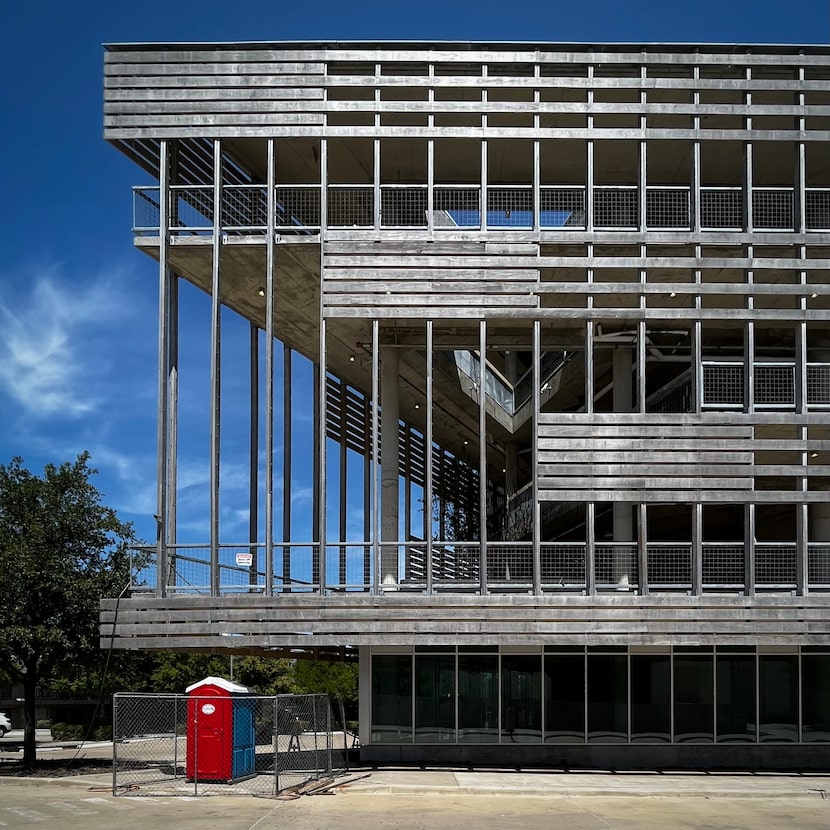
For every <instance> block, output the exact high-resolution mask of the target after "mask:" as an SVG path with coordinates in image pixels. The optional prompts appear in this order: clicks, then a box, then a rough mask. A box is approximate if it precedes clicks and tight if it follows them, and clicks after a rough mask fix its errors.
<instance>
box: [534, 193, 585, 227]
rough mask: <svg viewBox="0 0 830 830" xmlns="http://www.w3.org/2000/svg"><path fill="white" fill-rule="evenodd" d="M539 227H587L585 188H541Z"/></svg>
mask: <svg viewBox="0 0 830 830" xmlns="http://www.w3.org/2000/svg"><path fill="white" fill-rule="evenodd" d="M539 227H541V228H577V229H579V228H585V227H586V222H585V188H584V187H542V188H540V190H539Z"/></svg>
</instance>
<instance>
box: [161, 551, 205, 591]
mask: <svg viewBox="0 0 830 830" xmlns="http://www.w3.org/2000/svg"><path fill="white" fill-rule="evenodd" d="M167 563H168V578H167V588H168V591H170V592H171V593H182V594H191V593H192V594H209V593H210V548H209V547H196V546H176V547H169V548H168V549H167Z"/></svg>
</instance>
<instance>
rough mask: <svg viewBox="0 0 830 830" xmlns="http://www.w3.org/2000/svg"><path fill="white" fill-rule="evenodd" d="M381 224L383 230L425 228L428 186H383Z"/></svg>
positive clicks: (381, 189) (381, 190) (381, 191)
mask: <svg viewBox="0 0 830 830" xmlns="http://www.w3.org/2000/svg"><path fill="white" fill-rule="evenodd" d="M380 224H381V227H383V228H425V227H426V226H427V224H428V223H427V186H426V185H381V188H380Z"/></svg>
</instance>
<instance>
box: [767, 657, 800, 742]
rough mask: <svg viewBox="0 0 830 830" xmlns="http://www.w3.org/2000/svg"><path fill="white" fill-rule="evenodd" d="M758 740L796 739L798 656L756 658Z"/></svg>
mask: <svg viewBox="0 0 830 830" xmlns="http://www.w3.org/2000/svg"><path fill="white" fill-rule="evenodd" d="M758 691H759V693H760V700H759V702H758V704H759V705H758V720H759V725H760V730H761V742H762V743H763V742H764V741H797V740H798V655H796V654H764V655H760V656H759V657H758Z"/></svg>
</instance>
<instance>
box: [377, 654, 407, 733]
mask: <svg viewBox="0 0 830 830" xmlns="http://www.w3.org/2000/svg"><path fill="white" fill-rule="evenodd" d="M372 740H373V741H375V742H377V743H401V742H402V741H411V740H412V658H411V657H410V656H409V655H408V654H375V655H373V656H372Z"/></svg>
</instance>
